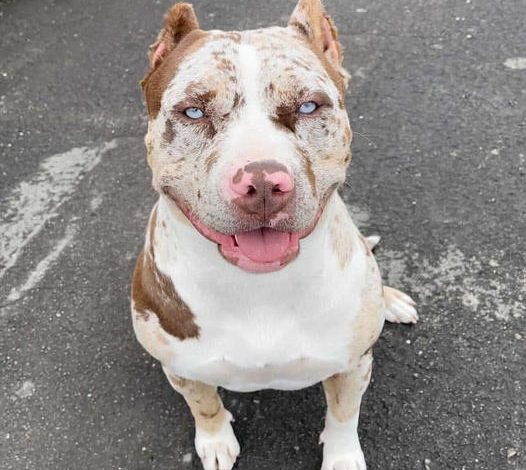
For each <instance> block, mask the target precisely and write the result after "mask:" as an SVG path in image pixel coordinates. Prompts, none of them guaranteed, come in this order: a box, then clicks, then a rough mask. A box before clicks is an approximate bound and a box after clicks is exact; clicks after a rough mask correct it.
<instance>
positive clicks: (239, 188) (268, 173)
mask: <svg viewBox="0 0 526 470" xmlns="http://www.w3.org/2000/svg"><path fill="white" fill-rule="evenodd" d="M230 188H231V189H232V191H233V192H234V193H235V194H236V195H237V196H236V197H234V199H233V202H234V203H235V204H236V205H237V206H238V207H239V208H240V209H242V210H243V211H244V212H246V213H248V214H253V215H257V216H259V217H262V218H264V219H267V218H268V217H270V216H272V215H274V214H276V213H278V212H279V211H281V210H282V209H283V208H284V207H285V206H286V205H287V204H288V203H289V201H290V200H291V199H292V197H293V196H294V180H293V178H292V176H291V174H290V172H289V170H288V169H287V167H286V166H285V165H283V164H281V163H279V162H276V161H274V160H263V161H258V162H253V163H249V164H248V165H245V166H244V167H242V168H238V169H237V170H236V171H235V172H234V176H233V177H232V178H231V180H230Z"/></svg>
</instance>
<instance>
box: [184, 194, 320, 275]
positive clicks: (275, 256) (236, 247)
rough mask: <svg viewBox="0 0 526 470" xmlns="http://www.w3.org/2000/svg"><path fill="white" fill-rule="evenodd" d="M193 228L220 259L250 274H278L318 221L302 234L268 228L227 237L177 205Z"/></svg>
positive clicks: (295, 254) (316, 219) (296, 254)
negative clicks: (274, 272)
mask: <svg viewBox="0 0 526 470" xmlns="http://www.w3.org/2000/svg"><path fill="white" fill-rule="evenodd" d="M177 205H178V207H179V208H180V209H181V210H182V211H183V213H184V214H185V215H186V217H187V218H188V220H190V222H192V225H193V226H194V227H195V228H196V229H197V230H198V231H199V232H200V233H201V234H202V235H203V236H204V237H206V238H208V239H209V240H210V241H212V242H214V243H217V245H218V247H219V251H220V253H221V255H222V256H223V258H225V259H226V260H227V261H229V262H230V263H232V264H234V265H236V266H238V267H239V268H241V269H243V270H245V271H248V272H252V273H268V272H272V271H277V270H279V269H281V268H283V267H285V266H286V265H287V264H289V263H290V262H291V261H292V260H293V259H294V258H296V256H298V253H299V250H300V243H299V241H300V239H302V238H305V237H306V236H307V235H309V234H310V233H311V232H312V230H313V229H314V227H315V226H316V223H317V221H318V219H319V214H318V216H317V217H316V218H315V220H314V223H313V224H312V225H311V226H310V227H309V228H307V229H306V230H303V231H301V232H285V231H280V230H275V229H272V228H269V227H261V228H258V229H256V230H250V231H246V232H239V233H236V234H234V235H228V234H224V233H221V232H217V231H216V230H214V229H212V228H210V227H209V226H207V225H205V224H204V223H203V222H202V221H201V220H199V219H198V218H197V217H196V216H195V215H194V214H193V213H192V212H191V211H190V210H188V209H186V208H185V207H184V206H181V205H179V204H177Z"/></svg>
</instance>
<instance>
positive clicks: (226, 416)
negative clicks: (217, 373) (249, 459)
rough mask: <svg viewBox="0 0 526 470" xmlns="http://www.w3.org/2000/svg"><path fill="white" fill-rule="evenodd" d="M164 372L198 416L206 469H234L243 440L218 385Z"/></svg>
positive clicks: (198, 449) (198, 445) (197, 429)
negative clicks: (238, 440)
mask: <svg viewBox="0 0 526 470" xmlns="http://www.w3.org/2000/svg"><path fill="white" fill-rule="evenodd" d="M163 370H164V373H165V374H166V377H167V378H168V381H169V382H170V384H171V385H172V387H173V388H174V389H175V390H176V391H177V392H179V393H180V394H181V395H182V396H183V397H184V399H185V401H186V403H187V404H188V406H189V407H190V411H191V412H192V415H193V417H194V420H195V449H196V452H197V455H199V457H200V458H201V462H202V463H203V467H204V469H205V470H230V469H231V468H232V467H233V466H234V463H235V462H236V459H237V456H238V455H239V450H240V449H239V444H238V442H237V439H236V436H235V435H234V431H233V429H232V425H231V424H230V421H231V420H232V415H231V414H230V413H229V412H228V411H227V410H226V409H225V408H224V406H223V403H222V401H221V398H220V396H219V394H218V393H217V387H213V386H211V385H207V384H204V383H202V382H197V381H194V380H186V379H182V378H180V377H177V376H175V375H173V374H170V372H169V371H167V370H166V369H164V368H163Z"/></svg>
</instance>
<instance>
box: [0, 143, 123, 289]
mask: <svg viewBox="0 0 526 470" xmlns="http://www.w3.org/2000/svg"><path fill="white" fill-rule="evenodd" d="M116 146H117V141H116V140H112V141H110V142H106V143H105V144H104V145H101V146H97V147H93V148H88V147H75V148H73V149H71V150H69V151H68V152H64V153H59V154H56V155H52V156H50V157H48V158H46V159H45V160H44V161H43V162H42V163H41V165H40V167H39V169H38V172H37V173H36V175H35V176H33V177H32V178H31V179H30V180H28V181H22V182H21V183H19V184H18V185H17V186H16V187H15V188H14V190H13V191H12V192H11V194H10V196H8V197H7V198H6V199H5V200H4V201H0V234H1V237H0V279H1V278H2V277H3V276H4V274H5V273H6V271H7V270H8V269H9V268H11V267H12V266H14V265H15V263H16V261H17V259H18V257H19V256H20V253H21V252H22V249H23V248H24V247H25V246H26V245H27V244H28V243H29V242H30V241H31V240H32V239H33V238H34V237H35V235H37V234H38V233H39V232H40V230H42V227H43V226H44V224H45V223H46V222H47V221H48V220H49V219H51V218H52V217H54V216H55V215H56V214H57V209H58V207H59V206H60V205H61V204H62V203H63V202H64V201H66V200H67V199H68V198H69V197H70V195H71V193H72V192H73V190H74V188H75V186H76V185H77V184H78V183H79V181H81V180H82V178H83V176H84V174H85V173H87V172H89V171H91V170H92V169H93V168H94V167H95V166H96V165H97V164H98V163H99V161H100V159H101V157H102V155H103V154H104V153H105V152H107V151H108V150H111V149H114V148H115V147H116Z"/></svg>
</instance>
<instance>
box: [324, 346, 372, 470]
mask: <svg viewBox="0 0 526 470" xmlns="http://www.w3.org/2000/svg"><path fill="white" fill-rule="evenodd" d="M372 361H373V355H372V352H371V351H369V352H368V353H366V354H364V355H363V356H362V357H360V358H359V359H358V360H356V361H354V363H353V365H352V367H351V368H350V369H349V370H348V371H347V372H344V373H341V374H336V375H333V376H332V377H329V378H328V379H327V380H325V381H324V382H323V388H324V390H325V397H326V398H327V417H326V419H325V429H324V430H323V432H322V434H321V437H320V440H321V442H323V444H324V445H323V465H322V470H365V468H366V466H365V460H364V457H363V453H362V449H361V447H360V441H359V439H358V417H359V414H360V403H361V401H362V395H363V393H364V392H365V390H366V388H367V386H368V385H369V380H370V379H371V370H372Z"/></svg>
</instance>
